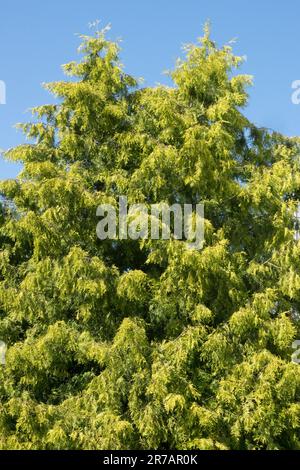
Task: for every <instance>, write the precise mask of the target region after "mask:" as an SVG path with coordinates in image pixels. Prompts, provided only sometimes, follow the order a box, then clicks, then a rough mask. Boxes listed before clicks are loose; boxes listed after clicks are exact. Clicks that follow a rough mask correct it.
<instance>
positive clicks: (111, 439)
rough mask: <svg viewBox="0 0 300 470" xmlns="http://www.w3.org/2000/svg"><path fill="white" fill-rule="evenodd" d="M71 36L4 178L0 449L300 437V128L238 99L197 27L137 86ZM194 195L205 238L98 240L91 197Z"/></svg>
mask: <svg viewBox="0 0 300 470" xmlns="http://www.w3.org/2000/svg"><path fill="white" fill-rule="evenodd" d="M118 52H119V50H118V45H117V44H116V43H113V42H110V41H108V40H107V39H106V37H105V34H104V33H103V32H100V33H96V34H95V36H92V37H83V38H82V46H81V53H82V59H81V60H80V61H79V62H78V63H77V62H72V63H69V64H67V65H65V66H64V70H65V72H66V74H67V75H69V76H71V79H67V80H66V81H63V82H57V83H51V84H48V85H46V87H47V88H48V89H49V90H50V91H51V92H52V93H54V95H55V96H56V97H57V103H58V104H56V105H46V106H41V107H38V108H36V109H33V115H34V117H33V119H32V122H30V123H28V124H25V125H22V126H21V127H22V128H23V130H24V132H25V133H26V135H27V136H28V138H29V141H28V143H26V144H24V145H20V146H18V147H16V148H13V149H11V150H9V151H8V152H7V154H6V156H7V158H9V159H10V160H13V161H16V160H17V161H21V162H22V163H23V170H22V172H21V174H20V175H19V177H18V178H17V179H16V180H13V181H4V182H2V183H1V193H2V196H3V198H4V200H3V203H2V206H1V207H2V208H1V214H0V230H1V232H0V243H1V246H0V339H1V340H2V341H5V343H6V344H7V346H8V349H7V354H6V365H5V366H2V367H1V371H0V374H1V376H0V397H1V415H0V448H2V449H151V448H152V449H196V448H199V449H299V448H300V438H299V436H300V403H299V399H300V369H299V365H297V364H295V363H293V362H292V361H291V354H292V343H293V341H294V340H295V339H298V338H300V331H299V326H298V311H299V308H300V270H299V255H300V245H299V243H298V242H297V241H296V240H295V231H294V230H295V229H294V222H293V217H294V212H295V209H296V207H297V204H298V198H299V187H300V178H299V175H300V173H299V140H297V139H296V138H293V139H291V138H286V137H284V136H282V135H280V134H279V133H275V132H272V131H269V130H267V129H262V128H257V127H256V126H255V125H253V124H251V123H250V122H249V120H248V119H247V118H246V117H245V116H244V115H243V114H242V108H243V107H244V106H245V105H246V103H247V99H248V97H247V92H246V88H247V86H248V85H249V84H250V82H251V80H250V78H249V77H248V76H245V75H239V74H237V73H236V72H235V70H236V68H237V67H238V66H239V64H240V62H241V59H240V58H238V57H235V56H234V55H233V53H232V50H231V48H230V47H228V46H225V47H223V48H221V49H219V48H217V47H216V45H215V43H214V42H213V41H212V40H211V39H210V36H209V32H208V31H207V30H206V31H205V34H204V37H203V38H202V39H201V40H200V41H199V42H198V43H197V44H196V45H190V46H188V47H186V57H185V59H184V60H181V61H178V63H177V65H176V68H175V70H174V71H173V72H171V77H172V79H173V83H174V85H173V86H171V87H166V86H156V87H152V88H151V87H150V88H142V87H141V86H139V85H138V83H137V82H136V81H135V79H134V78H132V77H130V76H128V75H127V74H126V73H124V71H123V69H122V67H121V65H120V63H119V61H118ZM120 195H123V196H127V198H128V202H129V203H145V204H153V203H158V202H159V203H160V202H166V203H168V204H173V203H174V202H177V203H181V204H183V203H189V204H195V203H198V202H200V201H202V202H203V203H204V205H205V242H204V246H203V249H202V250H195V249H190V248H189V247H188V245H187V243H186V242H185V241H184V240H176V239H170V240H150V239H145V240H120V239H114V240H111V239H106V240H99V239H98V238H97V235H96V225H97V222H98V219H97V217H96V209H97V207H98V206H99V205H100V204H104V203H109V204H112V205H114V206H116V207H117V204H118V199H119V196H120Z"/></svg>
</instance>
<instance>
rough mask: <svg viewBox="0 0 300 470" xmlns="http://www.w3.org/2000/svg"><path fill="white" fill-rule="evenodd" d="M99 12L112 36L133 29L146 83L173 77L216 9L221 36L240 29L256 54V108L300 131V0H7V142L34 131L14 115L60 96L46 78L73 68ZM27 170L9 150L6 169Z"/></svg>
mask: <svg viewBox="0 0 300 470" xmlns="http://www.w3.org/2000/svg"><path fill="white" fill-rule="evenodd" d="M96 19H99V20H101V23H100V25H101V26H105V25H106V24H107V23H111V24H112V29H111V31H110V33H109V37H110V38H112V39H116V38H118V37H121V38H122V39H123V51H122V56H121V59H122V62H123V63H124V65H125V68H126V71H127V72H128V73H131V74H133V75H135V76H138V77H144V79H145V81H146V85H153V84H155V83H157V82H160V83H164V82H165V81H166V77H165V76H164V75H163V74H162V72H163V71H164V70H166V69H170V68H172V67H173V65H174V63H175V60H176V58H177V57H178V56H179V55H180V53H181V46H182V45H183V44H184V43H188V42H193V41H195V39H196V38H197V37H199V36H200V35H201V34H202V29H203V24H204V23H205V21H206V20H208V19H210V20H211V24H212V37H213V39H215V40H216V41H217V43H218V44H219V45H222V44H224V43H226V42H228V41H230V40H231V39H233V38H236V39H237V42H236V44H235V46H234V50H235V52H236V53H237V54H239V55H246V56H247V62H246V63H245V64H244V66H243V69H242V71H243V72H245V73H249V74H251V75H253V76H254V87H253V88H252V89H251V90H250V97H251V98H250V105H249V107H248V108H247V110H246V114H247V116H248V117H250V118H251V119H252V120H253V121H254V122H255V123H256V124H258V125H261V126H266V127H270V128H272V129H275V130H279V131H281V132H283V133H285V134H288V135H300V105H298V106H297V105H295V104H293V103H292V100H291V95H292V91H293V90H292V88H291V84H292V82H293V81H295V80H300V56H299V48H300V2H299V0H285V1H279V0H49V1H47V2H42V1H40V0H26V1H24V0H10V1H7V2H1V4H0V81H3V82H5V84H6V104H5V105H3V104H0V149H7V148H9V147H12V146H14V145H16V144H18V143H21V142H23V141H24V137H23V136H22V134H21V133H20V132H17V131H16V130H15V129H14V128H13V125H14V124H15V123H17V122H24V121H26V120H28V119H30V114H29V113H26V110H28V108H30V107H32V106H36V105H39V104H45V103H49V102H53V98H52V97H51V96H50V95H49V94H48V93H47V92H46V91H45V90H43V89H42V88H41V84H42V83H43V82H48V81H54V80H59V79H61V78H62V77H63V75H62V72H61V68H60V65H61V64H63V63H66V62H68V61H70V60H73V59H75V58H76V56H77V54H76V49H77V47H78V45H79V40H78V37H77V36H76V34H75V33H88V31H89V29H88V24H89V23H90V22H92V21H95V20H96ZM18 170H19V167H18V166H17V165H13V164H11V163H7V162H4V161H3V160H1V158H0V179H2V178H13V177H15V176H16V174H17V173H18Z"/></svg>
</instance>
